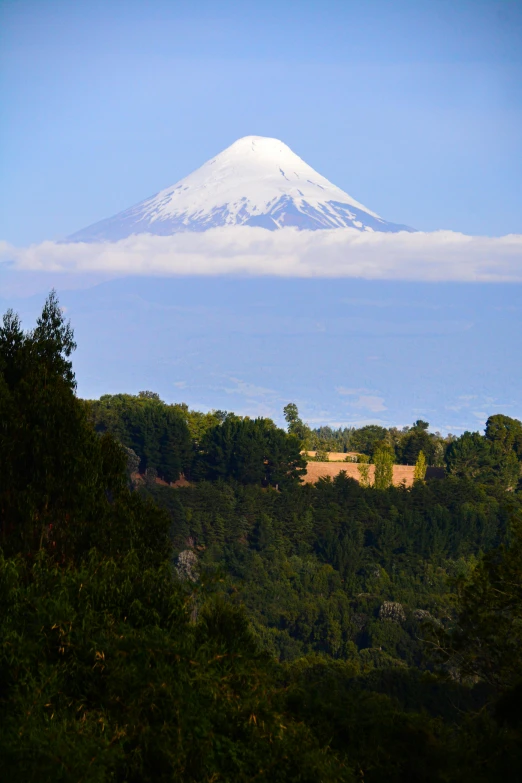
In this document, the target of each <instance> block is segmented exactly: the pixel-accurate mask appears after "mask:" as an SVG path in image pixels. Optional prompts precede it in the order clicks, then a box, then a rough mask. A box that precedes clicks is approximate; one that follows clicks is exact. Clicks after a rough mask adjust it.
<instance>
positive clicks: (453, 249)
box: [0, 226, 522, 282]
mask: <svg viewBox="0 0 522 783" xmlns="http://www.w3.org/2000/svg"><path fill="white" fill-rule="evenodd" d="M0 258H2V259H3V260H5V261H11V262H13V263H14V265H15V268H17V269H19V270H31V271H41V272H43V271H53V272H83V273H86V272H87V273H88V272H96V273H100V272H103V273H109V274H111V275H218V274H220V275H222V274H249V275H278V276H281V277H362V278H367V279H396V280H424V281H455V282H457V281H468V282H471V281H477V282H502V281H506V282H507V281H514V282H522V234H509V235H507V236H504V237H483V236H467V235H465V234H459V233H456V232H453V231H435V232H431V233H426V232H417V233H413V234H410V233H407V232H400V233H398V234H385V233H370V232H368V233H366V232H365V233H361V232H359V231H356V230H355V229H350V228H346V229H334V230H321V231H298V230H296V229H294V228H284V229H281V230H279V231H273V232H269V231H266V230H265V229H261V228H249V227H244V226H230V227H228V226H227V227H224V228H216V229H211V230H209V231H206V232H204V233H188V232H187V233H183V234H176V235H174V236H168V237H162V236H152V235H150V234H141V235H135V236H131V237H128V238H127V239H123V240H120V241H119V242H100V243H95V244H86V243H83V242H79V243H57V242H42V243H41V244H39V245H32V246H30V247H28V248H14V247H13V246H11V245H8V244H7V243H5V242H3V243H0Z"/></svg>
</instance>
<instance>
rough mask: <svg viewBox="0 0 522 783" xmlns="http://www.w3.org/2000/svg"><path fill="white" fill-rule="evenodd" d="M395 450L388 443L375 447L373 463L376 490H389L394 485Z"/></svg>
mask: <svg viewBox="0 0 522 783" xmlns="http://www.w3.org/2000/svg"><path fill="white" fill-rule="evenodd" d="M394 456H395V455H394V453H393V449H392V448H391V447H390V446H388V444H387V443H385V442H384V443H379V444H378V445H376V447H375V451H374V454H373V462H374V464H375V478H374V486H375V489H388V487H391V485H392V484H393V463H394Z"/></svg>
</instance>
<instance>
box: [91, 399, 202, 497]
mask: <svg viewBox="0 0 522 783" xmlns="http://www.w3.org/2000/svg"><path fill="white" fill-rule="evenodd" d="M88 405H89V411H90V414H91V416H92V417H93V421H94V425H95V428H96V431H97V432H102V433H103V432H110V433H111V434H112V435H113V436H114V437H115V438H117V440H118V441H119V442H120V443H122V444H123V445H124V446H126V447H127V448H129V449H132V450H133V451H134V452H135V453H136V454H137V455H138V456H139V457H140V466H139V469H140V472H141V473H145V471H146V470H148V469H154V470H156V471H157V474H158V476H159V477H160V478H162V479H164V480H165V481H168V482H170V481H176V480H177V479H178V478H179V476H180V474H181V473H183V472H186V471H188V470H189V468H190V463H191V458H192V439H191V436H190V431H189V428H188V425H187V422H186V417H185V414H184V412H183V411H182V410H181V409H180V408H179V407H176V406H174V405H165V404H164V403H163V402H162V401H161V400H160V398H159V396H158V395H157V394H155V393H154V392H140V393H139V394H138V395H137V396H133V395H131V394H114V395H111V394H106V395H104V396H103V397H101V398H100V399H99V400H95V401H90V402H89V404H88Z"/></svg>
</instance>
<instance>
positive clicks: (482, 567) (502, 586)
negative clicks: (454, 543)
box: [448, 514, 522, 693]
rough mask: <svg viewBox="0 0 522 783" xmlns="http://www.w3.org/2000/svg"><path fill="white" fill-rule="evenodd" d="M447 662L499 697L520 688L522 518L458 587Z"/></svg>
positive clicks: (513, 523)
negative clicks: (457, 609) (492, 689)
mask: <svg viewBox="0 0 522 783" xmlns="http://www.w3.org/2000/svg"><path fill="white" fill-rule="evenodd" d="M448 641H449V660H450V662H451V664H452V665H453V666H456V667H457V669H458V670H459V671H460V673H461V675H463V676H468V677H479V678H480V679H481V680H483V681H485V682H487V683H488V684H489V685H491V686H493V687H494V688H495V690H497V691H498V692H499V693H501V692H505V691H509V690H510V689H512V688H515V687H517V686H519V685H522V518H521V516H520V514H516V515H515V516H513V517H512V519H511V523H510V531H509V538H508V541H507V542H506V543H504V544H502V545H501V546H500V547H499V548H498V549H494V550H492V551H491V552H489V553H488V554H486V555H485V556H484V557H483V558H482V560H481V561H480V563H479V565H478V566H477V567H476V569H475V571H474V572H473V574H472V576H471V579H470V580H469V581H468V582H467V583H464V585H463V586H461V590H460V600H459V615H458V621H457V625H456V628H455V629H454V630H453V633H452V634H451V635H450V637H449V640H448Z"/></svg>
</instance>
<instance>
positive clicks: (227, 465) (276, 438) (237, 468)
mask: <svg viewBox="0 0 522 783" xmlns="http://www.w3.org/2000/svg"><path fill="white" fill-rule="evenodd" d="M305 470H306V461H305V459H304V458H303V456H302V454H301V448H300V442H299V440H298V438H297V437H296V436H295V435H293V434H287V433H286V432H284V430H281V429H279V428H278V427H276V426H275V424H274V423H273V422H272V421H271V420H270V419H261V418H260V419H253V420H252V419H240V418H239V417H237V416H228V417H227V419H225V421H224V422H223V423H222V424H220V425H218V426H217V427H213V428H212V429H211V430H209V431H208V432H207V433H206V435H205V436H204V438H203V439H202V442H201V450H200V455H199V458H198V460H197V463H196V465H195V469H194V475H195V476H196V477H201V478H209V479H211V480H212V479H213V480H215V479H218V478H233V479H235V480H236V481H239V482H240V483H241V484H258V485H262V486H276V485H277V486H282V485H286V484H288V483H296V482H297V483H298V482H299V479H300V477H301V476H302V475H303V474H304V473H305Z"/></svg>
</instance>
